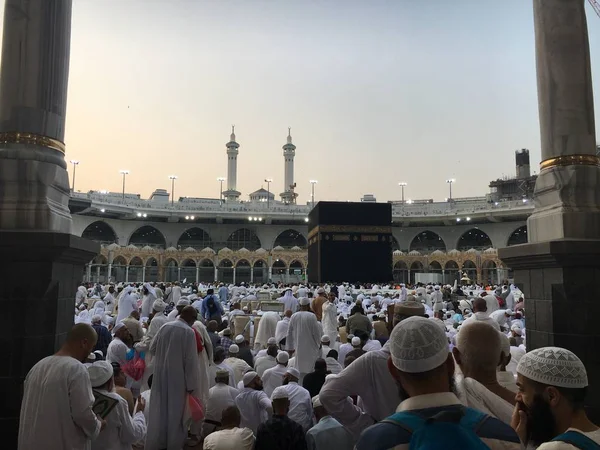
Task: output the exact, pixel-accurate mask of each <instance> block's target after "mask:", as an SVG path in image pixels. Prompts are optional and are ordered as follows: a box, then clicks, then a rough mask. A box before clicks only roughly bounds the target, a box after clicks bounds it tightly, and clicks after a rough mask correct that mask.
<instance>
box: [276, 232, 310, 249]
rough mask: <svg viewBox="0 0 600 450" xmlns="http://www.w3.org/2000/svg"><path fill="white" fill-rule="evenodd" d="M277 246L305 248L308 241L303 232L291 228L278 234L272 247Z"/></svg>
mask: <svg viewBox="0 0 600 450" xmlns="http://www.w3.org/2000/svg"><path fill="white" fill-rule="evenodd" d="M275 247H283V248H285V249H290V248H292V247H300V248H302V249H305V248H306V247H307V241H306V238H305V237H304V235H303V234H302V233H300V232H299V231H296V230H294V229H291V228H290V229H287V230H285V231H282V232H281V233H279V234H278V235H277V237H276V238H275V241H274V242H273V247H271V248H275Z"/></svg>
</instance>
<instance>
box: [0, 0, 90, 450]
mask: <svg viewBox="0 0 600 450" xmlns="http://www.w3.org/2000/svg"><path fill="white" fill-rule="evenodd" d="M3 31H4V35H3V42H2V68H1V72H0V254H1V255H2V258H0V273H2V274H3V276H4V277H5V278H3V280H2V281H3V283H2V289H0V309H1V310H2V311H3V312H4V314H5V315H6V317H8V319H9V320H7V321H6V324H5V326H3V327H1V328H0V342H1V345H0V347H1V348H2V358H1V359H2V364H1V365H0V367H1V369H0V398H2V408H0V434H2V436H3V437H4V438H5V439H6V441H5V442H4V446H6V448H17V433H18V425H19V423H18V420H19V410H20V406H21V397H22V391H23V380H24V378H25V375H26V374H27V372H28V371H29V369H30V368H31V367H32V366H33V365H34V364H35V363H36V362H38V361H39V360H40V359H42V358H44V357H45V356H48V355H50V354H52V353H54V352H55V351H56V350H57V349H58V347H60V345H61V344H62V342H63V340H64V338H65V335H66V333H67V332H68V331H69V329H70V328H71V327H72V325H73V316H74V305H75V300H74V293H75V289H76V287H77V283H78V282H79V281H81V279H82V278H83V276H84V273H83V267H84V264H85V263H86V262H88V261H91V260H92V259H93V257H94V256H95V255H96V254H97V253H98V252H99V249H100V247H99V245H98V244H96V243H93V242H91V241H88V240H85V239H82V238H79V237H76V236H73V235H71V234H70V231H71V215H70V213H69V209H68V202H69V180H68V176H67V172H66V164H65V158H64V151H65V146H64V130H65V109H66V100H67V97H66V95H67V80H68V74H69V45H70V34H71V0H6V7H5V11H4V26H3ZM90 275H91V274H90Z"/></svg>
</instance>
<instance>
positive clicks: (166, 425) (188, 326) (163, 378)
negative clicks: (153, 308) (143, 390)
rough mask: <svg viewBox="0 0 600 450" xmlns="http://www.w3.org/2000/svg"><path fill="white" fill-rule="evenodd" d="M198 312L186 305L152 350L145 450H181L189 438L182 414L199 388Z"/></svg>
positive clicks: (163, 328)
mask: <svg viewBox="0 0 600 450" xmlns="http://www.w3.org/2000/svg"><path fill="white" fill-rule="evenodd" d="M196 316H197V312H196V310H195V309H194V307H192V306H187V307H185V308H184V309H183V310H182V311H181V314H180V316H179V318H177V319H176V320H174V321H172V322H167V323H166V324H164V325H163V326H162V327H161V329H160V330H158V333H157V334H156V336H155V338H154V340H153V341H152V345H151V347H150V352H151V353H153V354H154V380H153V383H152V402H151V403H150V411H149V419H148V435H147V437H146V446H145V450H161V449H167V450H180V449H181V448H182V447H183V444H184V442H185V440H186V438H187V428H186V427H185V425H184V423H183V415H184V414H183V413H184V410H185V407H186V401H187V396H188V394H190V393H192V392H194V391H199V390H200V370H199V366H198V349H197V346H196V335H195V333H194V330H193V329H192V325H193V323H194V321H195V320H196Z"/></svg>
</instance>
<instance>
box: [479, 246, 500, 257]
mask: <svg viewBox="0 0 600 450" xmlns="http://www.w3.org/2000/svg"><path fill="white" fill-rule="evenodd" d="M483 253H486V254H488V255H490V254H496V253H498V252H497V250H496V249H495V248H492V247H490V248H488V249H486V250H484V252H483Z"/></svg>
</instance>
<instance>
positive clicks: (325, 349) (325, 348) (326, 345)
mask: <svg viewBox="0 0 600 450" xmlns="http://www.w3.org/2000/svg"><path fill="white" fill-rule="evenodd" d="M336 334H337V331H336ZM330 344H331V339H330V338H329V336H327V335H326V334H324V335H323V336H321V355H322V358H326V357H327V353H329V350H331V349H332V347H330Z"/></svg>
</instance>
